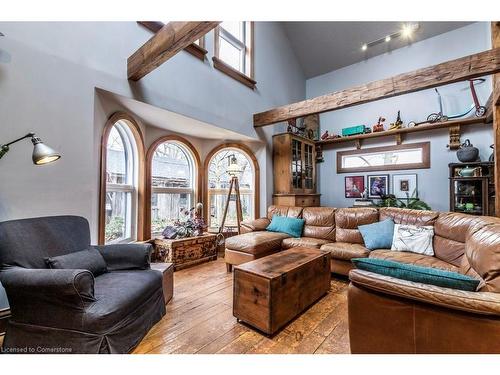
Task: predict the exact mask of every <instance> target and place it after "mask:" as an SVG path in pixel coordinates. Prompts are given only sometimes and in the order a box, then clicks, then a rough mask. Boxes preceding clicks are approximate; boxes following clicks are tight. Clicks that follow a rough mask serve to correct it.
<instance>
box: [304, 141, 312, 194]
mask: <svg viewBox="0 0 500 375" xmlns="http://www.w3.org/2000/svg"><path fill="white" fill-rule="evenodd" d="M304 189H305V190H306V192H313V191H314V146H313V145H312V144H309V143H304Z"/></svg>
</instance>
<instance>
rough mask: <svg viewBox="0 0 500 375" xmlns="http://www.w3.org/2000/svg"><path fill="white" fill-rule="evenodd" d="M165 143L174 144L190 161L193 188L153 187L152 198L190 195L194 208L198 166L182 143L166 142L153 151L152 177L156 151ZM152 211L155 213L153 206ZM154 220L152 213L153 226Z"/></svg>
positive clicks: (190, 201) (190, 202)
mask: <svg viewBox="0 0 500 375" xmlns="http://www.w3.org/2000/svg"><path fill="white" fill-rule="evenodd" d="M165 143H170V144H173V145H175V146H177V147H179V148H180V149H181V151H182V152H183V153H184V154H185V155H186V158H187V160H188V164H189V169H190V175H191V176H190V177H191V178H190V182H191V187H190V188H173V187H155V186H152V185H151V197H152V196H153V194H188V196H189V206H194V200H195V196H196V186H197V182H198V181H197V180H196V176H197V170H196V168H197V165H196V162H195V157H194V155H193V153H192V152H191V150H190V149H189V148H188V147H186V146H185V145H184V144H183V143H182V142H179V141H165V142H162V143H160V144H159V145H158V146H156V148H155V150H154V151H153V157H152V160H151V177H152V176H153V160H154V154H155V153H156V150H157V149H158V147H160V146H162V145H163V144H165ZM151 211H153V206H152V205H151ZM152 220H153V214H152V212H151V224H152ZM153 234H154V233H153V228H152V225H151V235H153Z"/></svg>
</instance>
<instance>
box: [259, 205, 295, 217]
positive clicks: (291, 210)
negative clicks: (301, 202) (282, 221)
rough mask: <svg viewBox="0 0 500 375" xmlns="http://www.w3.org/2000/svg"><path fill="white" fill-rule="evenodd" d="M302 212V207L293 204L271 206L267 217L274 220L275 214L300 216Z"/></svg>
mask: <svg viewBox="0 0 500 375" xmlns="http://www.w3.org/2000/svg"><path fill="white" fill-rule="evenodd" d="M301 214H302V207H291V206H269V208H268V209H267V218H268V219H269V220H272V218H273V216H274V215H278V216H287V217H294V218H298V217H300V216H301Z"/></svg>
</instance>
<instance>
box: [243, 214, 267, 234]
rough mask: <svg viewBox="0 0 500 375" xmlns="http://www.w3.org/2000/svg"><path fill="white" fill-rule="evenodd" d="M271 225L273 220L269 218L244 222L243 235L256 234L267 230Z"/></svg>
mask: <svg viewBox="0 0 500 375" xmlns="http://www.w3.org/2000/svg"><path fill="white" fill-rule="evenodd" d="M269 224H271V220H269V219H268V218H267V217H261V218H259V219H255V220H248V221H243V222H242V223H241V226H240V231H241V233H248V232H255V231H259V230H266V228H267V227H268V226H269Z"/></svg>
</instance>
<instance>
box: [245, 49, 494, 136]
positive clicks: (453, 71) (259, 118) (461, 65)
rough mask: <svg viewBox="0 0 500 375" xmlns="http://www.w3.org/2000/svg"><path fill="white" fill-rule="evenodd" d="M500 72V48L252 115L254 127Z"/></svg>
mask: <svg viewBox="0 0 500 375" xmlns="http://www.w3.org/2000/svg"><path fill="white" fill-rule="evenodd" d="M497 72H500V48H495V49H492V50H488V51H484V52H480V53H477V54H475V55H470V56H466V57H462V58H459V59H456V60H451V61H447V62H444V63H441V64H437V65H433V66H429V67H427V68H423V69H418V70H415V71H413V72H409V73H403V74H399V75H397V76H394V77H391V78H386V79H382V80H380V81H375V82H371V83H368V84H365V85H361V86H356V87H353V88H350V89H347V90H343V91H337V92H334V93H331V94H327V95H323V96H319V97H317V98H313V99H308V100H304V101H301V102H298V103H293V104H289V105H285V106H282V107H278V108H274V109H271V110H268V111H265V112H261V113H256V114H254V115H253V124H254V127H261V126H266V125H271V124H275V123H277V122H282V121H287V120H290V119H293V118H298V117H303V116H307V115H312V114H315V113H323V112H328V111H334V110H337V109H341V108H346V107H350V106H354V105H358V104H363V103H368V102H372V101H375V100H379V99H385V98H390V97H393V96H397V95H403V94H408V93H411V92H415V91H420V90H424V89H429V88H433V87H438V86H442V85H447V84H450V83H454V82H459V81H463V80H466V79H471V78H476V77H481V76H484V75H489V74H493V73H497Z"/></svg>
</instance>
